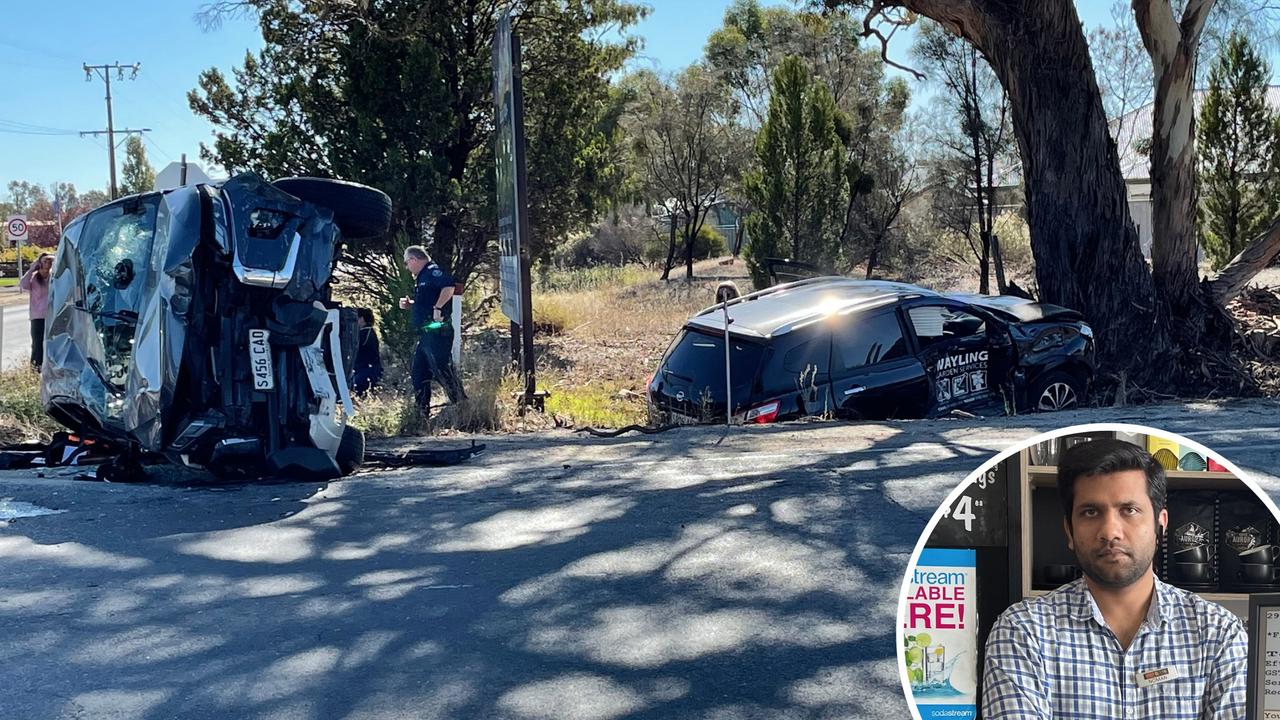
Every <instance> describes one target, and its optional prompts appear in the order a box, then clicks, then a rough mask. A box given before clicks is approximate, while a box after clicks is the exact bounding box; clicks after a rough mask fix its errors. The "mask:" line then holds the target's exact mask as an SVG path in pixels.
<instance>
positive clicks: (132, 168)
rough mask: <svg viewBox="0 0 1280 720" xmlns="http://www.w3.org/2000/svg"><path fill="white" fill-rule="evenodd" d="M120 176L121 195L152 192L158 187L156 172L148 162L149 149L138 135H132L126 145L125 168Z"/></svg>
mask: <svg viewBox="0 0 1280 720" xmlns="http://www.w3.org/2000/svg"><path fill="white" fill-rule="evenodd" d="M120 174H121V183H120V194H121V195H134V194H136V193H144V192H151V191H152V190H154V189H155V187H156V171H155V170H154V169H153V168H152V167H151V163H149V162H147V148H146V147H144V146H143V144H142V138H140V137H138V136H137V135H130V136H129V140H128V142H126V143H125V145H124V167H123V168H122V170H121V173H120Z"/></svg>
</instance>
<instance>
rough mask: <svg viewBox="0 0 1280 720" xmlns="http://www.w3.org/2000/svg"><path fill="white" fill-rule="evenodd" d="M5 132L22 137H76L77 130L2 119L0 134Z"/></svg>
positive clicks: (0, 120)
mask: <svg viewBox="0 0 1280 720" xmlns="http://www.w3.org/2000/svg"><path fill="white" fill-rule="evenodd" d="M4 131H8V132H12V133H17V134H21V135H74V134H75V133H76V131H75V130H67V129H66V128H56V127H49V126H48V125H32V124H31V123H24V122H18V121H17V120H5V119H4V118H0V132H4Z"/></svg>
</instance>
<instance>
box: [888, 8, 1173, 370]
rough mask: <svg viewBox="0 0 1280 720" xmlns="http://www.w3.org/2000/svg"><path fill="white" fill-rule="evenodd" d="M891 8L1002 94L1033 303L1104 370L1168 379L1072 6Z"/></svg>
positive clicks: (1145, 275) (1165, 335)
mask: <svg viewBox="0 0 1280 720" xmlns="http://www.w3.org/2000/svg"><path fill="white" fill-rule="evenodd" d="M894 4H898V3H894ZM900 4H901V5H903V6H906V7H907V8H909V9H911V10H914V11H915V12H917V13H920V14H921V15H924V16H926V17H929V18H932V19H934V20H937V21H939V22H941V23H942V24H943V25H944V26H946V27H948V28H949V29H951V30H952V31H953V32H957V33H959V34H960V35H961V36H963V37H965V38H966V39H968V40H969V41H970V42H972V43H973V44H974V45H976V46H977V47H978V49H979V50H980V51H981V52H982V53H983V55H984V56H986V58H987V59H988V61H989V62H990V64H991V67H992V69H993V70H994V71H995V73H996V76H997V77H999V78H1000V82H1001V84H1002V85H1003V86H1004V88H1005V90H1006V92H1007V93H1008V95H1009V102H1010V110H1011V112H1012V117H1013V127H1014V133H1015V135H1016V136H1017V139H1018V148H1019V151H1020V154H1021V157H1022V167H1023V172H1024V173H1025V182H1026V190H1027V198H1026V199H1027V221H1028V224H1029V225H1030V228H1031V243H1032V250H1033V252H1034V254H1035V258H1036V280H1037V282H1038V284H1039V286H1040V296H1041V299H1042V300H1043V301H1045V302H1049V303H1053V304H1056V305H1063V306H1066V307H1069V308H1074V309H1077V310H1079V311H1081V312H1082V313H1083V314H1084V316H1085V319H1086V320H1087V321H1088V322H1089V324H1090V325H1092V326H1093V328H1094V331H1095V333H1096V335H1097V348H1098V353H1099V361H1100V365H1101V367H1102V370H1103V372H1104V373H1105V374H1110V375H1113V376H1114V375H1119V374H1121V373H1126V374H1128V375H1129V376H1130V378H1131V379H1134V380H1138V381H1141V380H1145V379H1153V380H1155V381H1162V380H1165V379H1167V378H1168V377H1169V374H1170V369H1171V366H1172V365H1171V364H1172V362H1173V358H1172V353H1170V352H1169V351H1170V350H1171V349H1172V348H1173V340H1172V337H1171V335H1170V333H1169V327H1168V325H1167V323H1166V322H1165V321H1164V320H1163V318H1162V317H1161V314H1160V312H1159V309H1158V305H1157V303H1156V299H1155V288H1154V285H1153V282H1152V278H1151V274H1150V273H1149V272H1148V271H1147V268H1146V262H1145V261H1144V260H1143V258H1142V254H1141V252H1140V251H1139V248H1138V235H1137V233H1136V232H1135V231H1134V228H1133V223H1132V222H1131V221H1130V219H1129V207H1128V203H1127V198H1126V195H1125V188H1124V181H1123V178H1122V176H1121V173H1120V162H1119V158H1118V157H1117V155H1116V150H1115V145H1114V143H1113V142H1112V140H1111V137H1110V135H1109V133H1108V131H1107V119H1106V114H1105V112H1104V110H1103V108H1102V100H1101V96H1100V94H1099V92H1098V86H1097V82H1096V80H1095V77H1094V73H1093V67H1092V64H1091V62H1090V56H1089V46H1088V43H1087V42H1086V40H1085V36H1084V32H1083V31H1082V29H1081V24H1080V18H1079V16H1078V15H1077V13H1076V9H1075V5H1074V4H1073V3H1072V2H1071V0H1016V1H1013V0H1010V1H1002V2H995V1H994V0H986V1H981V0H903V1H902V2H901V3H900ZM1064 108H1070V109H1071V111H1070V113H1065V112H1064V111H1063V109H1064ZM1134 338H1142V339H1143V341H1144V347H1143V352H1141V353H1135V352H1134V351H1133V340H1134Z"/></svg>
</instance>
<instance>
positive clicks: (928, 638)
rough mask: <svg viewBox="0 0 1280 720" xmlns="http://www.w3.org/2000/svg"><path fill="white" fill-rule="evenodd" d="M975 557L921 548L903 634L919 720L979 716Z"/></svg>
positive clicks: (964, 552)
mask: <svg viewBox="0 0 1280 720" xmlns="http://www.w3.org/2000/svg"><path fill="white" fill-rule="evenodd" d="M976 564H977V553H976V552H975V551H973V550H948V549H940V548H925V549H923V550H922V551H921V552H920V561H919V562H918V563H917V564H916V567H915V569H914V570H913V571H912V575H911V582H910V584H909V585H908V590H907V613H906V622H905V625H904V627H903V631H902V647H903V655H904V656H905V660H906V672H907V679H908V681H909V682H910V684H911V694H912V698H913V699H914V701H915V705H916V710H917V711H918V712H919V713H920V717H921V718H923V720H941V719H942V718H946V719H947V720H964V719H965V718H969V719H972V718H976V717H977V716H978V708H977V705H978V617H977V595H976V593H977V588H978V584H977V569H976Z"/></svg>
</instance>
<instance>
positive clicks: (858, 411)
mask: <svg viewBox="0 0 1280 720" xmlns="http://www.w3.org/2000/svg"><path fill="white" fill-rule="evenodd" d="M726 310H727V314H728V319H729V333H728V343H729V346H730V349H729V352H728V353H727V354H726V352H725V319H724V316H725V311H726ZM726 368H728V372H726ZM1093 373H1094V342H1093V331H1092V330H1091V329H1090V328H1089V326H1088V324H1086V323H1085V322H1084V321H1083V320H1082V319H1081V316H1080V314H1079V313H1077V312H1075V311H1073V310H1068V309H1065V308H1061V307H1057V306H1054V305H1049V304H1044V303H1036V302H1033V301H1030V300H1026V299H1022V298H1017V297H1009V296H999V297H993V296H985V295H958V294H956V295H944V294H940V293H936V292H934V291H932V290H928V289H925V288H922V287H917V286H914V285H908V284H904V283H896V282H886V281H878V280H870V281H868V280H852V279H848V278H840V277H819V278H809V279H804V280H799V281H796V282H791V283H787V284H784V285H779V286H775V287H772V288H769V289H767V290H762V291H760V292H756V293H753V294H750V295H745V296H742V297H740V298H736V299H734V300H731V301H729V302H728V304H727V306H725V307H723V308H722V306H720V305H716V306H713V307H710V308H707V309H706V310H704V311H702V312H700V313H699V314H697V315H695V316H694V317H692V318H691V319H690V320H689V321H688V323H687V324H686V325H685V327H684V329H683V330H682V331H681V332H680V334H679V336H678V337H677V338H676V340H675V341H674V342H673V343H672V345H671V347H670V348H669V349H668V350H667V353H666V355H665V356H663V358H662V362H661V364H660V365H659V366H658V370H657V372H656V373H655V374H654V376H653V378H652V379H651V380H650V383H649V387H648V396H649V402H650V408H651V410H653V411H654V412H655V413H656V414H657V415H659V416H660V417H661V418H665V419H667V420H677V421H690V420H691V421H709V420H715V419H719V420H721V421H723V420H724V418H725V413H726V407H727V398H726V392H725V386H726V382H725V378H726V375H728V376H729V377H730V378H731V383H730V388H731V393H730V394H731V397H732V403H733V407H732V413H733V416H734V418H735V420H738V421H743V422H753V423H765V422H772V421H775V420H783V419H789V418H795V417H800V416H808V415H813V416H832V417H847V418H868V419H884V418H920V417H936V416H939V415H945V414H948V413H951V412H953V411H956V410H962V411H967V412H971V413H974V414H993V413H1001V414H1002V413H1013V412H1023V411H1027V410H1059V409H1064V408H1069V407H1073V406H1076V405H1078V404H1080V403H1082V402H1083V401H1084V400H1085V398H1086V396H1087V394H1088V392H1089V388H1090V385H1091V383H1092V380H1093Z"/></svg>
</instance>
